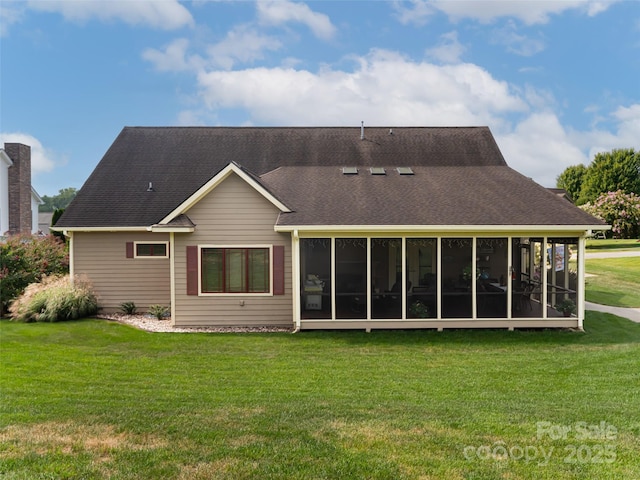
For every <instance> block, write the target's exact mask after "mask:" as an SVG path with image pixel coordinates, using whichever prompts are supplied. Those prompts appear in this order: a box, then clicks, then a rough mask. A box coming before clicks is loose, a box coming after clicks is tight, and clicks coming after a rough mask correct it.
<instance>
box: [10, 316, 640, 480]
mask: <svg viewBox="0 0 640 480" xmlns="http://www.w3.org/2000/svg"><path fill="white" fill-rule="evenodd" d="M0 334H1V337H0V339H1V345H0V347H1V348H0V385H1V388H2V402H1V403H0V477H1V478H3V479H29V480H31V479H53V478H55V479H58V478H65V479H67V478H68V479H80V478H82V479H92V478H96V479H98V478H100V479H102V478H113V479H150V478H154V479H155V478H158V479H159V478H162V479H190V480H191V479H210V478H216V479H234V480H235V479H243V478H245V479H254V478H255V479H319V478H327V479H345V478H358V479H360V478H368V479H403V478H411V479H414V478H415V479H418V478H421V479H440V478H447V479H496V478H509V479H554V480H555V479H584V478H589V479H620V478H638V472H640V456H639V455H638V451H639V450H640V420H639V417H638V415H637V412H639V411H640V394H639V392H638V372H639V371H640V325H638V324H633V323H631V322H628V321H626V320H622V319H620V318H617V317H613V316H610V315H607V314H599V313H596V312H589V313H588V317H587V321H586V333H577V332H568V331H557V330H549V331H515V332H507V331H504V330H500V331H497V330H478V331H474V330H459V331H445V332H442V333H437V332H435V331H393V332H379V331H374V332H373V333H370V334H366V333H364V332H358V331H350V332H327V331H325V332H305V333H299V334H294V335H292V334H151V333H146V332H142V331H138V330H135V329H133V328H130V327H127V326H123V325H120V324H116V323H112V322H107V321H99V320H85V321H80V322H73V323H72V322H69V323H59V324H28V325H25V324H15V323H10V322H7V321H2V322H0ZM505 453H506V455H505ZM543 455H544V456H543Z"/></svg>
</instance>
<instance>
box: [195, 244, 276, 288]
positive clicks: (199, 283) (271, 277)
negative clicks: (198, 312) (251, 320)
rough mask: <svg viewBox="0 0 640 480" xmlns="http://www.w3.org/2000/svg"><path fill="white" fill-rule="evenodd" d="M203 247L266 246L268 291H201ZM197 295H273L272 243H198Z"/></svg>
mask: <svg viewBox="0 0 640 480" xmlns="http://www.w3.org/2000/svg"><path fill="white" fill-rule="evenodd" d="M204 248H267V249H269V291H268V292H257V293H248V292H238V293H231V292H219V293H218V292H203V291H202V249H204ZM198 296H200V297H225V298H238V297H272V296H273V244H256V245H246V244H242V245H229V244H223V245H219V244H213V245H209V244H207V245H198Z"/></svg>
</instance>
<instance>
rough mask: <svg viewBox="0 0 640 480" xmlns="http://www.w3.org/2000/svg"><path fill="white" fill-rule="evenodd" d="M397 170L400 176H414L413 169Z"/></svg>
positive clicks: (400, 168)
mask: <svg viewBox="0 0 640 480" xmlns="http://www.w3.org/2000/svg"><path fill="white" fill-rule="evenodd" d="M397 170H398V173H399V174H400V175H413V170H411V167H398V168H397Z"/></svg>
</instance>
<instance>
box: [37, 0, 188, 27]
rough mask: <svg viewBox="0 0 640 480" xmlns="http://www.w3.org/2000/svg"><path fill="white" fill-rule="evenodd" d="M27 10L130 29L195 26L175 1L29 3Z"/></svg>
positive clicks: (60, 0) (57, 0) (58, 0)
mask: <svg viewBox="0 0 640 480" xmlns="http://www.w3.org/2000/svg"><path fill="white" fill-rule="evenodd" d="M28 5H29V8H31V9H33V10H37V11H43V12H52V13H60V14H61V15H62V16H63V17H64V18H65V19H66V20H68V21H71V22H79V23H85V22H87V21H89V20H91V19H98V20H101V21H110V20H120V21H123V22H125V23H128V24H130V25H147V26H150V27H153V28H159V29H163V30H175V29H178V28H182V27H187V26H193V25H194V24H195V22H194V20H193V17H192V16H191V13H190V12H189V10H187V8H186V7H185V6H184V5H182V4H181V3H180V2H178V0H127V1H122V0H116V1H112V0H75V1H69V0H31V1H29V2H28Z"/></svg>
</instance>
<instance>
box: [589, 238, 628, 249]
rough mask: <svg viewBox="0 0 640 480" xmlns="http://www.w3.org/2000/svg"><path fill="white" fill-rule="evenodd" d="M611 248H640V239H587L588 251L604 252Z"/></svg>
mask: <svg viewBox="0 0 640 480" xmlns="http://www.w3.org/2000/svg"><path fill="white" fill-rule="evenodd" d="M609 250H640V240H636V239H625V240H611V239H609V240H594V239H590V240H587V252H602V251H609Z"/></svg>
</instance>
